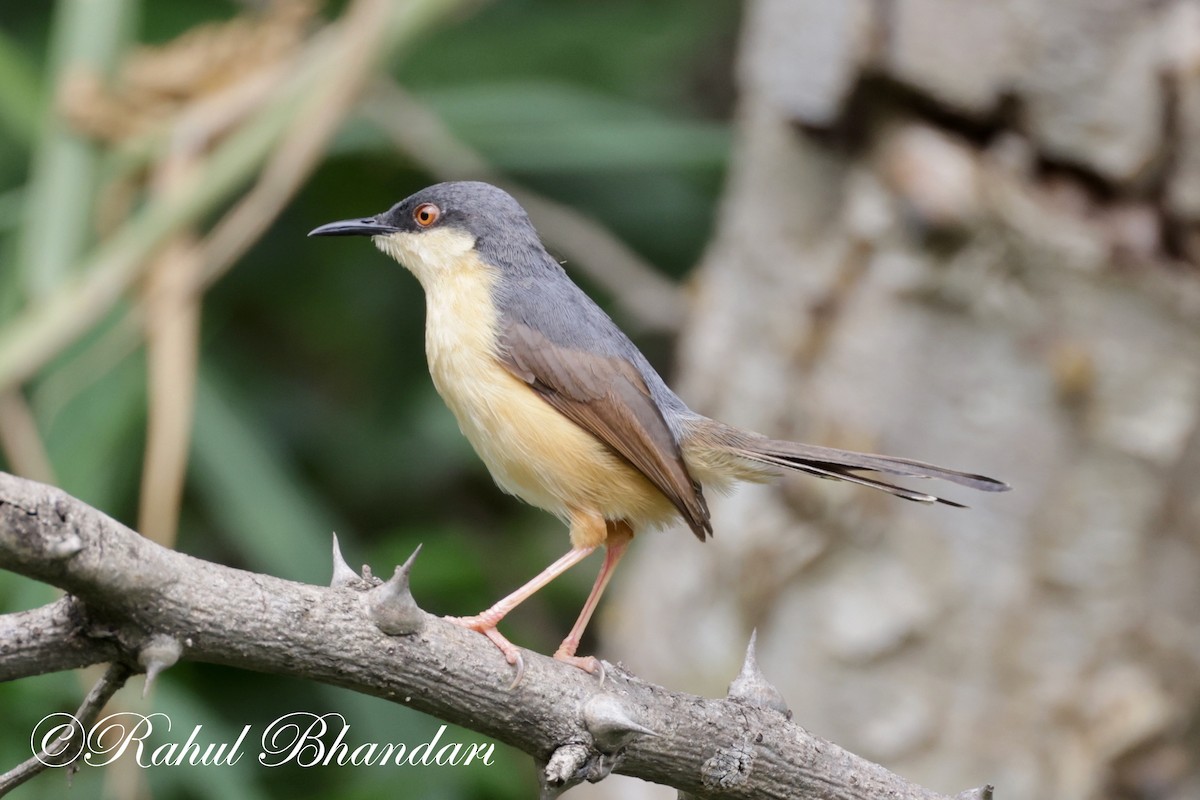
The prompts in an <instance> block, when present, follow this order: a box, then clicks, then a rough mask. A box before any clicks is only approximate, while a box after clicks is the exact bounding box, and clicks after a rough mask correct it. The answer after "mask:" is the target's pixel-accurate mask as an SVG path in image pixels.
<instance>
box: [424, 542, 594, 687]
mask: <svg viewBox="0 0 1200 800" xmlns="http://www.w3.org/2000/svg"><path fill="white" fill-rule="evenodd" d="M595 549H596V548H595V547H574V548H571V550H570V551H569V552H567V553H566V555H564V556H562V558H560V559H558V560H557V561H555V562H554V563H553V564H551V565H550V566H548V567H546V568H545V569H544V570H542V571H541V572H539V573H538V574H537V575H536V576H534V578H533V580H531V581H529V583H526V584H525V585H524V586H522V587H521V588H520V589H517V590H516V591H515V592H513V593H512V594H510V595H508V596H507V597H505V598H503V599H502V600H500V601H499V602H497V603H496V604H495V605H493V606H492V607H491V608H489V609H488V610H487V611H484V612H482V613H479V614H476V615H475V616H473V617H446V619H447V620H449V621H450V622H453V623H454V624H456V625H461V626H463V627H464V628H470V629H471V630H473V631H479V632H480V633H482V634H483V635H484V636H486V637H488V638H489V639H491V640H492V643H493V644H495V645H496V647H498V648H500V652H501V653H504V658H505V659H506V660H507V661H508V663H509V664H516V665H517V677H516V680H514V681H513V686H516V685H517V683H519V682H520V681H521V676H522V674H523V673H524V671H525V670H524V666H525V665H524V662H523V661H522V659H521V651H520V649H519V648H518V647H517V646H516V645H515V644H513V643H512V642H510V641H508V639H505V638H504V636H502V635H501V633H500V631H498V630H496V625H498V624H499V622H500V620H502V619H504V617H505V616H507V615H508V613H509V612H510V611H512V610H513V609H514V608H516V607H517V606H519V605H520V604H521V603H523V602H525V601H526V600H528V599H529V598H530V597H532V596H533V595H534V593H536V592H537V591H538V590H539V589H541V588H542V587H543V586H545V585H546V584H548V583H549V582H550V581H552V580H554V579H555V578H557V577H558V576H559V575H562V574H563V573H564V572H566V571H567V570H569V569H570V568H571V567H573V566H575V565H576V564H578V563H579V562H580V561H582V560H583V559H585V558H587V557H588V556H590V555H591V554H592V551H593V550H595Z"/></svg>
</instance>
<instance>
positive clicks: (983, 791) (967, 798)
mask: <svg viewBox="0 0 1200 800" xmlns="http://www.w3.org/2000/svg"><path fill="white" fill-rule="evenodd" d="M994 791H995V787H993V786H992V785H991V784H990V783H989V784H985V785H983V786H980V787H979V788H978V789H967V790H966V791H965V792H959V793H958V794H956V795H954V800H992V792H994Z"/></svg>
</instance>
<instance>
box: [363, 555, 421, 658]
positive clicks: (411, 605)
mask: <svg viewBox="0 0 1200 800" xmlns="http://www.w3.org/2000/svg"><path fill="white" fill-rule="evenodd" d="M420 552H421V545H417V549H416V550H414V551H413V554H412V555H411V556H409V557H408V561H405V562H404V564H403V565H401V566H399V567H396V571H395V573H394V574H393V575H392V578H391V580H389V581H388V582H387V583H384V584H380V585H379V586H376V587H375V588H374V589H371V590H370V591H369V592H367V613H368V615H369V616H370V617H371V621H372V622H374V623H375V626H376V627H377V628H379V630H381V631H383V632H384V633H386V634H387V635H388V636H407V635H409V634H413V633H419V632H420V631H421V629H422V628H424V627H425V612H424V611H422V610H421V609H420V608H419V607H418V606H417V601H416V600H414V599H413V596H412V590H411V589H409V586H408V574H409V572H410V571H411V570H412V565H413V561H414V560H416V557H417V554H418V553H420Z"/></svg>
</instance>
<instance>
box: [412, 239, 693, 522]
mask: <svg viewBox="0 0 1200 800" xmlns="http://www.w3.org/2000/svg"><path fill="white" fill-rule="evenodd" d="M499 279H500V276H499V274H498V272H497V271H496V270H495V269H494V268H491V267H489V266H488V265H486V264H483V263H482V262H480V261H479V260H478V259H477V258H476V259H475V263H473V264H471V265H470V266H469V268H465V269H460V270H457V271H455V272H454V273H449V272H446V273H442V274H440V275H438V276H436V277H435V278H434V279H432V280H426V281H422V282H423V283H424V286H425V297H426V322H425V351H426V355H427V357H428V359H429V372H430V375H431V376H432V377H433V383H434V386H435V387H436V388H437V390H438V393H439V394H440V395H441V396H442V398H443V399H444V400H445V402H446V405H447V406H449V408H450V410H451V411H452V412H453V413H454V416H455V417H456V418H457V420H458V424H459V427H460V428H461V430H462V432H463V434H464V435H465V436H466V437H467V439H468V440H469V441H470V442H471V445H472V446H473V447H474V448H475V451H476V452H477V453H478V454H479V456H480V458H481V459H483V462H484V463H485V464H486V465H487V467H488V470H489V471H490V472H491V474H492V477H493V478H494V479H495V481H496V483H497V484H498V485H499V486H500V487H501V488H502V489H504V490H505V491H506V492H509V493H510V494H515V495H517V496H518V497H520V498H522V499H523V500H525V501H526V502H529V503H531V504H533V505H536V506H538V507H540V508H544V509H546V510H547V511H550V512H552V513H555V514H558V515H559V516H561V517H564V518H565V517H567V516H569V515H570V513H571V512H572V511H573V510H587V511H594V512H597V513H599V514H601V515H603V516H605V517H607V518H609V519H627V520H629V521H630V522H632V523H633V524H634V525H635V526H637V525H642V524H660V523H662V522H665V521H667V520H668V519H670V518H671V517H673V516H674V513H675V511H674V507H673V506H672V505H671V503H670V502H669V501H668V500H667V499H666V497H665V496H664V495H663V494H662V493H661V492H659V491H658V489H656V488H655V487H654V486H653V484H651V483H650V482H649V481H648V480H647V479H646V478H645V477H644V476H643V475H642V474H641V473H640V472H638V471H637V470H636V469H634V468H633V467H632V466H631V465H630V464H629V463H628V462H627V461H625V460H624V459H623V458H621V457H620V456H618V455H617V454H615V453H614V452H613V451H612V450H611V449H609V448H608V446H606V445H604V444H603V443H602V442H600V441H599V440H598V439H597V438H595V437H594V436H592V435H591V434H590V433H588V432H587V431H585V430H584V429H583V428H580V427H579V426H578V425H576V424H575V423H574V422H571V421H570V420H568V419H567V418H566V417H564V416H562V414H560V413H559V412H558V411H556V410H555V409H554V408H552V407H551V406H550V404H548V403H547V402H546V401H545V400H543V399H542V398H541V397H540V396H539V395H538V394H537V393H536V392H535V391H534V390H533V389H531V388H530V387H529V386H528V385H527V384H525V383H524V382H523V381H521V380H519V379H517V378H516V377H515V376H514V375H512V373H510V372H509V371H508V370H507V369H505V367H504V365H503V364H502V363H501V362H500V359H499V358H498V355H497V354H498V337H497V333H498V331H499V324H498V323H499V317H498V311H497V309H496V307H495V305H494V303H493V301H492V297H493V294H492V290H493V288H494V286H495V282H496V281H497V280H499Z"/></svg>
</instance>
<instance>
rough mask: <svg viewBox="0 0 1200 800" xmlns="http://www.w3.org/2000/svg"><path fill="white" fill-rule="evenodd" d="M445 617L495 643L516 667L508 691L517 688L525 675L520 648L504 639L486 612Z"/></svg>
mask: <svg viewBox="0 0 1200 800" xmlns="http://www.w3.org/2000/svg"><path fill="white" fill-rule="evenodd" d="M445 619H446V621H447V622H453V623H454V624H455V625H459V626H461V627H463V628H466V629H467V630H472V631H478V632H479V633H482V634H483V635H484V636H486V637H487V638H488V639H489V640H490V641H491V643H492V644H494V645H496V647H497V648H498V649H499V650H500V652H501V653H503V654H504V660H505V661H507V662H508V663H509V664H511V665H512V666H514V667H516V668H517V670H516V672H517V674H516V675H515V676H514V677H513V681H512V683H510V684H509V685H508V688H509V691H512V690H513V689H515V688H517V685H518V684H519V683H520V682H521V679H522V678H524V677H525V658H524V657H523V656H522V655H521V648H519V647H517V646H516V645H515V644H513V643H512V642H510V641H509V640H508V639H505V638H504V634H502V633H500V631H499V629H497V628H496V623H495V622H493V621H492V620H490V619H488V618H487V615H486V614H478V615H476V616H474V617H446V618H445Z"/></svg>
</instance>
